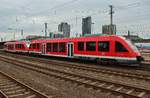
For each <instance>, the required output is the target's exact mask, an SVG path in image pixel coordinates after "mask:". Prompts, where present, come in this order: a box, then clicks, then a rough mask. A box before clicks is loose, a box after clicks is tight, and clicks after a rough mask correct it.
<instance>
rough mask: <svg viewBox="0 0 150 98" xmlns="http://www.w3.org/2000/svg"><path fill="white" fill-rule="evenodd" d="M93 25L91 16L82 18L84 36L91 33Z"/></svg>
mask: <svg viewBox="0 0 150 98" xmlns="http://www.w3.org/2000/svg"><path fill="white" fill-rule="evenodd" d="M91 25H92V19H91V17H86V18H83V19H82V36H84V35H86V34H91Z"/></svg>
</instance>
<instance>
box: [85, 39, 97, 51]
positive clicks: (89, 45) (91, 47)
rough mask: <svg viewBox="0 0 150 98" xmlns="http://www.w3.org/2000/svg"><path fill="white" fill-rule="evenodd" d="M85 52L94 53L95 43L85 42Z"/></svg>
mask: <svg viewBox="0 0 150 98" xmlns="http://www.w3.org/2000/svg"><path fill="white" fill-rule="evenodd" d="M86 51H96V42H93V41H92V42H86Z"/></svg>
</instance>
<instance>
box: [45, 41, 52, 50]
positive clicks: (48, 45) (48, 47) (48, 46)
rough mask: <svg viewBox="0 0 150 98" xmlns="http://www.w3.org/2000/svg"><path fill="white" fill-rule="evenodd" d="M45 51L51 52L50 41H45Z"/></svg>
mask: <svg viewBox="0 0 150 98" xmlns="http://www.w3.org/2000/svg"><path fill="white" fill-rule="evenodd" d="M46 46H47V48H46V49H47V52H52V50H51V46H52V44H51V43H47V45H46Z"/></svg>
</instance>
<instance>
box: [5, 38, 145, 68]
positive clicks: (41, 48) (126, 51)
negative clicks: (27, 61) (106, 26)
mask: <svg viewBox="0 0 150 98" xmlns="http://www.w3.org/2000/svg"><path fill="white" fill-rule="evenodd" d="M5 50H6V51H9V52H27V53H35V54H39V55H47V56H58V57H66V58H82V59H83V58H89V59H94V60H96V61H98V62H110V63H122V64H132V65H134V64H135V65H136V64H139V63H140V62H141V61H142V60H143V58H142V57H141V54H140V52H139V51H138V49H137V48H136V46H135V45H134V44H132V43H131V41H130V40H128V39H126V38H124V37H121V36H115V35H111V36H90V37H80V38H61V39H59V38H57V39H45V40H33V41H31V42H30V44H28V43H26V42H8V43H5Z"/></svg>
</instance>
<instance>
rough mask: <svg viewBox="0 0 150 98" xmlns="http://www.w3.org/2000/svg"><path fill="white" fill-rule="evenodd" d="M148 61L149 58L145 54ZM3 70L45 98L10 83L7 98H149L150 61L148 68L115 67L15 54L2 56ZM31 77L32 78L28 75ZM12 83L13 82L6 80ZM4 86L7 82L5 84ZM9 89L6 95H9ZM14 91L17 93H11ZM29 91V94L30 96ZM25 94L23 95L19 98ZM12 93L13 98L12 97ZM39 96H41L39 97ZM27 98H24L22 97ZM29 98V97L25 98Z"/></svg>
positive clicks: (146, 63)
mask: <svg viewBox="0 0 150 98" xmlns="http://www.w3.org/2000/svg"><path fill="white" fill-rule="evenodd" d="M143 55H144V57H146V58H147V57H148V55H145V54H143ZM0 60H1V61H0V62H1V64H0V66H1V70H2V71H3V73H7V74H9V75H10V76H11V77H13V78H16V79H18V80H19V81H22V82H24V83H25V84H26V85H28V87H29V88H33V89H36V90H35V91H37V92H40V93H41V94H43V95H44V96H45V97H38V96H39V95H38V94H37V93H35V91H34V92H33V93H31V94H26V93H29V92H30V91H28V90H26V89H27V88H19V89H17V87H16V86H13V85H15V84H16V83H15V84H12V82H8V83H6V84H2V85H5V86H6V87H7V86H8V87H9V85H10V87H11V86H12V87H11V88H10V91H7V88H4V90H3V89H1V92H2V95H3V96H7V94H8V96H9V97H10V98H11V94H12V95H14V97H13V96H12V98H18V97H15V94H16V96H20V95H22V96H25V95H29V96H31V97H29V98H37V97H38V98H83V96H84V97H86V98H99V96H101V98H107V97H110V98H149V97H150V75H149V73H150V72H149V70H150V68H149V66H148V65H149V60H148V59H147V60H146V62H143V63H142V64H143V65H144V67H142V68H141V67H138V68H136V67H122V66H119V67H117V66H116V67H114V66H106V65H100V66H97V64H92V63H82V62H73V61H72V62H69V61H66V60H65V61H64V60H57V59H50V58H49V59H45V58H41V57H36V56H27V55H21V54H14V53H6V52H4V51H1V52H0ZM26 73H28V74H26ZM28 75H29V76H28ZM6 81H9V80H6ZM2 83H4V81H2ZM5 89H6V91H5ZM8 90H9V89H8ZM11 90H13V91H11ZM27 91H28V92H27ZM18 92H20V93H24V95H23V94H20V93H19V94H18ZM9 93H10V95H9ZM36 94H37V95H36ZM9 97H8V98H9ZM19 98H23V97H19ZM25 98H28V97H25Z"/></svg>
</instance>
